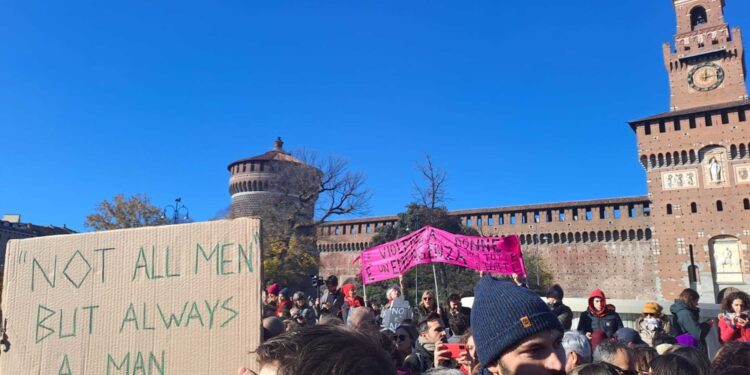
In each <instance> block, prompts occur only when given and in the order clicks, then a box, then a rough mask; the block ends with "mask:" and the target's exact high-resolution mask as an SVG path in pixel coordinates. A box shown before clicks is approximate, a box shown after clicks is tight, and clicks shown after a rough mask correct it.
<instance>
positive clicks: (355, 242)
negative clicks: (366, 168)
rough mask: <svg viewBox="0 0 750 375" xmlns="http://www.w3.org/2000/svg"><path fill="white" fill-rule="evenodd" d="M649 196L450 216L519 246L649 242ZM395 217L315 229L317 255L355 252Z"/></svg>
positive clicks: (479, 210) (453, 214) (467, 211)
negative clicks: (512, 238) (512, 237)
mask: <svg viewBox="0 0 750 375" xmlns="http://www.w3.org/2000/svg"><path fill="white" fill-rule="evenodd" d="M650 210H651V209H650V204H649V200H648V197H632V198H618V199H601V200H590V201H577V202H562V203H552V204H538V205H524V206H509V207H497V208H483V209H472V210H458V211H451V212H450V213H449V214H450V215H452V216H458V217H459V219H460V220H461V223H462V224H463V225H465V226H467V227H471V228H474V229H476V230H477V231H479V233H480V234H481V235H483V236H494V237H497V236H507V235H512V234H516V235H519V237H520V239H521V244H522V245H532V244H575V243H591V242H614V241H638V240H650V239H651V236H652V229H651V221H650V219H649V216H650ZM397 219H398V218H397V217H396V216H385V217H378V218H368V219H356V220H341V221H334V222H330V223H326V224H324V225H322V226H321V227H320V228H319V229H318V250H320V251H321V252H341V251H360V250H363V249H365V248H367V247H369V246H370V241H371V240H372V237H373V236H374V235H375V233H376V232H377V230H378V229H380V228H381V227H383V226H387V225H394V226H395V225H396V221H397Z"/></svg>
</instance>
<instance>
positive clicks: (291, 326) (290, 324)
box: [283, 319, 300, 332]
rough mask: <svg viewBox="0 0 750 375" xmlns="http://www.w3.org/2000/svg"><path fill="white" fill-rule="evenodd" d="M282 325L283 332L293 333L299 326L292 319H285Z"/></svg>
mask: <svg viewBox="0 0 750 375" xmlns="http://www.w3.org/2000/svg"><path fill="white" fill-rule="evenodd" d="M283 323H284V332H290V331H294V330H296V329H298V328H299V327H300V325H299V324H297V322H295V321H294V320H292V319H285V320H284V321H283Z"/></svg>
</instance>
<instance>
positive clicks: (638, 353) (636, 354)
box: [630, 346, 659, 374]
mask: <svg viewBox="0 0 750 375" xmlns="http://www.w3.org/2000/svg"><path fill="white" fill-rule="evenodd" d="M630 354H631V355H632V362H633V367H635V371H636V372H638V373H639V374H642V373H644V372H648V369H649V368H651V361H653V360H654V358H656V357H658V356H659V354H658V353H657V352H656V349H654V348H652V347H650V346H636V347H634V348H631V349H630Z"/></svg>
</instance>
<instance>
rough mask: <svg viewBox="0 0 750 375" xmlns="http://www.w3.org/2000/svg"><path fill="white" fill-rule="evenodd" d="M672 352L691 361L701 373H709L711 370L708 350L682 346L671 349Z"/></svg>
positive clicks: (703, 374)
mask: <svg viewBox="0 0 750 375" xmlns="http://www.w3.org/2000/svg"><path fill="white" fill-rule="evenodd" d="M670 354H674V355H677V356H680V357H682V358H685V359H687V360H688V361H690V363H691V364H692V366H693V367H694V368H696V369H698V371H700V374H701V375H708V374H709V373H710V371H711V362H710V361H709V360H708V355H707V354H706V352H704V351H702V350H699V349H696V348H692V347H687V346H681V347H679V348H677V349H674V350H672V351H670Z"/></svg>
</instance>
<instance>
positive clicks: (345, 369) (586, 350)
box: [239, 276, 750, 375]
mask: <svg viewBox="0 0 750 375" xmlns="http://www.w3.org/2000/svg"><path fill="white" fill-rule="evenodd" d="M289 294H290V293H289V290H287V289H285V288H281V287H280V286H279V285H277V284H272V285H270V286H269V287H268V288H267V289H266V297H265V298H266V300H265V304H264V319H263V339H264V342H263V343H262V344H261V345H260V346H259V347H258V348H257V350H256V351H255V353H256V354H257V358H258V361H259V365H260V369H261V370H260V373H259V374H260V375H266V374H278V375H281V374H298V375H307V374H310V375H312V374H316V375H317V374H373V375H375V374H378V375H380V374H398V375H409V374H411V375H418V374H446V375H447V374H455V375H460V374H464V375H469V374H482V375H488V374H493V375H510V374H519V375H521V374H530V375H533V374H573V375H599V374H602V375H609V374H617V375H624V374H627V375H636V374H638V375H646V374H650V375H678V374H687V375H734V374H745V375H747V374H750V319H749V318H748V315H750V311H748V310H750V297H748V294H747V293H745V292H742V291H739V290H729V291H728V292H727V293H726V296H725V298H724V299H723V302H722V305H721V306H722V312H721V314H719V315H718V316H717V317H716V320H715V321H716V322H717V324H718V331H719V336H720V339H721V342H722V347H721V349H720V350H719V352H718V353H717V354H716V356H715V357H714V358H713V360H710V359H709V356H708V354H707V353H708V352H707V350H706V336H707V334H708V332H709V331H710V329H711V327H712V324H713V323H712V320H708V321H703V322H701V321H700V319H699V316H700V314H699V313H700V311H699V308H698V299H699V295H698V293H697V292H696V291H694V290H692V289H685V290H684V291H683V292H682V293H681V294H680V296H679V298H678V299H677V300H676V301H675V302H674V304H672V306H671V308H670V312H671V317H669V316H667V315H665V314H664V309H663V307H662V306H660V305H659V304H658V303H656V302H647V303H645V305H644V306H643V310H642V314H641V316H640V317H639V318H638V319H637V321H636V322H635V324H634V328H628V327H624V324H623V320H622V319H621V317H620V315H619V314H618V313H617V309H616V307H615V306H613V305H612V304H609V303H607V299H606V296H605V293H604V292H603V291H602V290H599V289H597V290H594V291H593V292H592V293H591V294H590V296H589V299H588V308H587V309H586V311H584V312H583V313H581V314H580V316H579V317H578V324H577V326H576V327H573V320H574V315H573V312H572V310H571V309H570V308H569V307H568V306H566V305H565V303H564V292H563V288H562V287H561V286H559V285H553V286H551V287H550V288H549V290H548V291H547V293H546V303H545V301H544V300H543V299H542V298H540V297H539V296H538V295H537V294H535V293H534V292H532V291H531V290H529V289H528V288H526V287H525V285H524V284H523V283H522V282H519V281H518V280H517V278H514V281H513V282H509V281H505V280H501V279H497V278H494V277H492V276H484V277H482V279H481V280H480V282H479V283H478V284H477V285H476V287H475V289H474V294H473V295H474V302H473V305H472V307H471V308H469V307H466V306H463V305H462V303H461V296H460V295H459V294H457V293H454V294H451V295H450V296H448V298H447V301H446V302H445V304H444V305H442V306H441V305H439V304H438V303H437V300H436V298H435V297H436V296H435V294H434V293H433V291H430V290H426V291H424V292H423V293H422V297H421V300H420V301H419V302H418V304H417V306H415V307H414V309H413V314H410V316H411V318H406V319H403V320H402V321H401V322H400V324H398V326H397V328H395V329H393V328H391V329H386V328H384V327H383V317H384V315H385V312H386V311H387V310H388V309H389V308H391V307H392V306H393V305H394V304H396V301H398V300H400V299H401V298H402V288H401V287H400V286H399V285H393V286H392V287H391V288H389V289H388V291H387V292H386V297H387V300H388V302H387V303H386V304H384V305H383V306H382V307H380V306H377V305H370V304H368V305H366V304H365V301H364V300H363V299H362V297H360V296H358V295H357V288H356V287H355V286H354V285H353V284H344V285H343V286H342V287H341V288H339V285H338V279H337V278H336V277H335V276H331V277H329V278H328V279H326V280H325V290H324V291H323V294H322V295H321V296H320V297H319V298H315V299H312V298H307V297H306V296H305V294H304V293H302V292H296V293H294V294H293V295H292V297H291V299H290V295H289ZM399 306H401V305H399ZM239 374H240V375H249V374H252V372H251V371H250V370H248V369H245V368H242V369H240V370H239Z"/></svg>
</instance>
